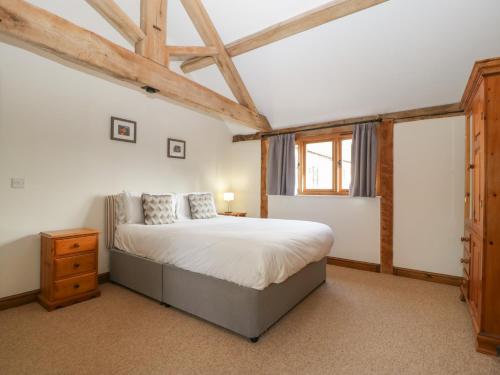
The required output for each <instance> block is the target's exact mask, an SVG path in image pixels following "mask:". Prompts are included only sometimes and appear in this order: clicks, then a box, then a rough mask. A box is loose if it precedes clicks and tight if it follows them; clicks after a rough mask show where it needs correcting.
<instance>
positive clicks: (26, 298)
mask: <svg viewBox="0 0 500 375" xmlns="http://www.w3.org/2000/svg"><path fill="white" fill-rule="evenodd" d="M97 280H98V281H99V284H104V283H107V282H108V281H109V272H104V273H100V274H99V275H98V276H97ZM38 293H40V289H36V290H31V291H29V292H24V293H19V294H15V295H13V296H7V297H3V298H0V311H2V310H6V309H10V308H11V307H16V306H21V305H25V304H27V303H31V302H36V296H37V295H38Z"/></svg>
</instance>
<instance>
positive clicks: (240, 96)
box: [181, 0, 256, 111]
mask: <svg viewBox="0 0 500 375" xmlns="http://www.w3.org/2000/svg"><path fill="white" fill-rule="evenodd" d="M181 2H182V5H183V6H184V9H186V12H187V14H188V15H189V18H191V21H192V22H193V24H194V26H195V27H196V30H198V33H199V34H200V36H201V39H202V40H203V42H204V43H205V44H206V45H207V46H215V47H216V48H217V50H218V52H219V54H218V55H217V57H216V59H215V62H216V63H217V66H218V67H219V70H220V71H221V73H222V75H223V76H224V79H225V80H226V82H227V84H228V86H229V88H230V89H231V91H232V92H233V95H234V96H235V98H236V99H237V100H238V102H239V103H240V104H242V105H244V106H245V107H248V108H250V109H251V110H253V111H256V107H255V104H254V102H253V100H252V98H251V97H250V94H249V93H248V90H247V88H246V87H245V84H244V83H243V80H242V79H241V77H240V74H239V73H238V70H237V69H236V66H235V65H234V63H233V60H231V57H230V56H229V55H228V53H227V51H226V49H225V47H224V43H223V42H222V40H221V38H220V36H219V33H218V32H217V30H216V29H215V26H214V24H213V23H212V21H211V19H210V17H209V16H208V13H207V11H206V9H205V7H204V6H203V4H202V3H201V0H181ZM209 59H210V60H212V61H213V60H214V59H212V58H211V57H209Z"/></svg>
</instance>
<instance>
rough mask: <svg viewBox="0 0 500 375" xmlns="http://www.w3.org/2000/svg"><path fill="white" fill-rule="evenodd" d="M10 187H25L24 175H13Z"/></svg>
mask: <svg viewBox="0 0 500 375" xmlns="http://www.w3.org/2000/svg"><path fill="white" fill-rule="evenodd" d="M10 187H11V188H12V189H24V178H23V177H12V178H11V179H10Z"/></svg>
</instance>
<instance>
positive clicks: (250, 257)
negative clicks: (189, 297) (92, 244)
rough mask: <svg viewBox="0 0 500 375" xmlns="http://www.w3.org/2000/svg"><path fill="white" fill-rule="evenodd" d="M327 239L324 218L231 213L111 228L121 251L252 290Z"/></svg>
mask: <svg viewBox="0 0 500 375" xmlns="http://www.w3.org/2000/svg"><path fill="white" fill-rule="evenodd" d="M332 245H333V232H332V230H331V229H330V227H328V226H327V225H324V224H320V223H315V222H310V221H297V220H278V219H254V218H240V217H232V216H218V217H216V218H213V219H200V220H185V221H179V222H175V223H173V224H166V225H143V224H121V225H118V226H117V228H116V232H115V247H116V248H118V249H120V250H122V251H125V252H128V253H132V254H134V255H138V256H142V257H145V258H148V259H152V260H154V261H157V262H161V263H167V264H171V265H174V266H176V267H178V268H181V269H184V270H188V271H192V272H197V273H201V274H203V275H207V276H212V277H215V278H218V279H222V280H226V281H230V282H233V283H235V284H238V285H241V286H245V287H249V288H253V289H257V290H262V289H264V288H266V287H267V286H268V285H270V284H272V283H281V282H283V281H285V280H286V279H287V278H288V277H290V276H291V275H293V274H295V273H296V272H298V271H299V270H301V269H302V268H304V267H305V266H306V265H308V264H310V263H312V262H316V261H319V260H321V259H322V258H324V257H325V256H326V255H327V254H328V253H329V252H330V250H331V247H332Z"/></svg>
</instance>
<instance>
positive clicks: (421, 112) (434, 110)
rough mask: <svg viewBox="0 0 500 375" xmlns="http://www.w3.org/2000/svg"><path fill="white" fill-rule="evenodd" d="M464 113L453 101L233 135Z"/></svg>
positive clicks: (263, 134) (242, 138) (239, 137)
mask: <svg viewBox="0 0 500 375" xmlns="http://www.w3.org/2000/svg"><path fill="white" fill-rule="evenodd" d="M463 114H464V112H463V110H462V108H461V106H460V103H453V104H445V105H438V106H434V107H424V108H417V109H410V110H407V111H399V112H390V113H384V114H380V115H372V116H363V117H352V118H348V119H345V120H334V121H326V122H319V123H316V124H307V125H297V126H292V127H288V128H282V129H275V130H272V131H267V132H260V133H255V134H244V135H235V136H233V142H243V141H254V140H258V139H261V138H266V137H270V136H273V135H279V134H288V133H299V132H305V131H313V130H320V129H328V128H336V127H339V126H347V125H354V124H360V123H363V122H371V121H383V120H393V121H394V122H395V123H398V122H410V121H417V120H426V119H430V118H440V117H454V116H462V115H463Z"/></svg>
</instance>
